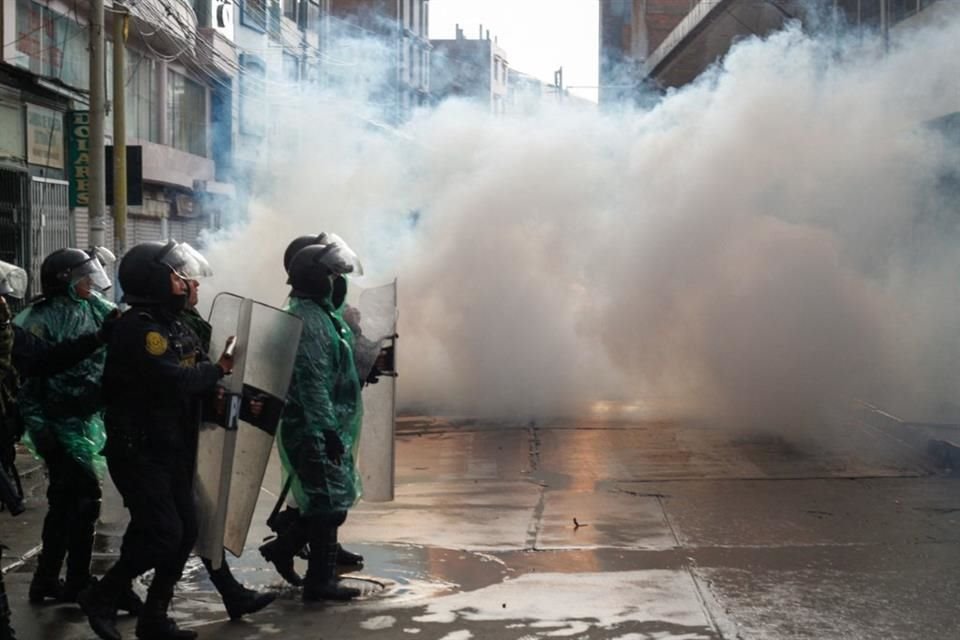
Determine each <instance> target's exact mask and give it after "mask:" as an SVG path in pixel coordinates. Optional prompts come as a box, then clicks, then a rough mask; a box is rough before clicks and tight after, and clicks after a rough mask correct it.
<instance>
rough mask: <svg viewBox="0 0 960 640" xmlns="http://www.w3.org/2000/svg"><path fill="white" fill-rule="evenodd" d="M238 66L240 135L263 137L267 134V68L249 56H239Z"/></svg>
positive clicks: (257, 59)
mask: <svg viewBox="0 0 960 640" xmlns="http://www.w3.org/2000/svg"><path fill="white" fill-rule="evenodd" d="M240 65H241V67H242V69H241V71H240V133H245V134H247V135H252V136H263V135H264V134H266V132H267V114H266V105H267V85H266V76H267V67H266V65H265V64H264V62H263V60H261V59H260V58H258V57H256V56H251V55H249V54H241V56H240Z"/></svg>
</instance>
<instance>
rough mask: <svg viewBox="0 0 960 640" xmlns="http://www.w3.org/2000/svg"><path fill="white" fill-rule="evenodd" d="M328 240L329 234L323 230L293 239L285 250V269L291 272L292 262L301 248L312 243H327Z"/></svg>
mask: <svg viewBox="0 0 960 640" xmlns="http://www.w3.org/2000/svg"><path fill="white" fill-rule="evenodd" d="M326 240H327V234H325V233H323V232H320V233H318V234H317V235H315V236H300V237H298V238H294V239H293V240H291V241H290V244H288V245H287V250H286V251H284V252H283V270H284V271H286V272H287V273H288V274H289V273H290V263H291V262H292V261H293V256H295V255H297V252H298V251H300V249H304V248H306V247H309V246H310V245H312V244H326Z"/></svg>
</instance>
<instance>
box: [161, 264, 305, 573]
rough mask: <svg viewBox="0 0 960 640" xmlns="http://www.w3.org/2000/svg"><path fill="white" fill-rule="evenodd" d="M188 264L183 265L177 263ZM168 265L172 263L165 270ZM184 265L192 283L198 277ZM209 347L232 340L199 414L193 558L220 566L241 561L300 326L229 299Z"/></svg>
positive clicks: (219, 310)
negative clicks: (227, 559) (225, 365)
mask: <svg viewBox="0 0 960 640" xmlns="http://www.w3.org/2000/svg"><path fill="white" fill-rule="evenodd" d="M182 264H187V263H182ZM171 266H172V265H171ZM197 267H198V263H195V262H194V263H190V264H188V266H186V267H185V268H186V269H188V272H187V273H184V272H181V271H179V270H178V273H181V275H185V276H188V277H190V278H196V277H202V276H200V275H199V274H201V273H202V270H198V269H197ZM210 324H211V325H212V335H211V340H210V344H211V345H222V344H224V343H225V342H226V340H227V338H229V337H230V336H236V347H235V351H234V369H233V373H232V374H230V375H229V376H227V377H226V378H224V380H223V384H222V387H221V388H222V391H221V392H220V393H219V394H218V396H217V397H216V398H215V399H214V400H213V402H212V403H211V406H210V407H208V410H207V411H206V412H205V414H206V415H205V418H204V422H203V424H202V425H201V428H200V438H199V447H198V455H197V482H196V494H197V515H198V519H199V523H200V535H199V537H198V538H197V544H196V551H197V553H198V554H199V555H200V556H202V557H204V558H207V559H208V560H210V561H211V562H212V563H213V565H214V567H215V568H216V567H218V566H219V564H220V558H221V556H222V549H224V548H226V549H227V550H229V551H230V552H231V553H233V554H235V555H237V556H239V555H240V554H241V553H243V548H244V545H245V544H246V539H247V532H248V531H249V529H250V523H251V521H252V520H253V512H254V509H255V508H256V504H257V499H258V497H259V495H260V486H261V484H262V482H263V476H264V474H265V473H266V469H267V462H268V461H269V458H270V451H271V449H272V448H273V439H274V436H275V435H276V432H277V426H278V425H279V422H280V414H281V412H282V410H283V403H284V399H285V398H286V395H287V388H288V387H289V385H290V377H291V375H292V373H293V365H294V361H295V360H296V355H297V346H298V345H299V343H300V332H301V330H302V322H301V320H300V319H299V318H297V317H296V316H294V315H292V314H289V313H287V312H285V311H282V310H280V309H276V308H274V307H270V306H267V305H265V304H261V303H259V302H256V301H254V300H251V299H248V298H241V297H239V296H236V295H233V294H230V293H221V294H220V295H218V296H217V297H216V299H215V300H214V303H213V308H212V310H211V312H210Z"/></svg>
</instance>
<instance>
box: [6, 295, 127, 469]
mask: <svg viewBox="0 0 960 640" xmlns="http://www.w3.org/2000/svg"><path fill="white" fill-rule="evenodd" d="M113 309H114V305H113V304H112V303H111V302H109V301H108V300H106V299H105V298H103V297H102V296H100V295H99V294H97V293H91V294H90V298H89V299H86V300H84V299H81V298H79V297H77V296H76V295H75V294H74V293H73V288H72V286H71V289H70V293H69V295H66V296H55V297H53V298H50V299H47V300H44V301H41V302H39V303H36V304H33V305H31V306H29V307H27V308H26V309H24V310H23V311H22V312H21V313H20V314H19V315H18V316H17V318H16V320H15V321H14V322H15V323H16V324H17V325H19V326H20V327H22V328H23V329H24V330H25V331H29V332H31V333H33V334H34V335H36V336H38V337H40V338H43V339H45V340H47V341H49V342H53V343H58V342H61V341H63V340H69V339H72V338H77V337H79V336H82V335H84V334H88V333H91V332H94V331H96V330H97V329H99V328H100V325H101V324H103V320H104V318H106V317H107V315H109V313H110V312H111V311H112V310H113ZM106 355H107V354H106V349H99V350H98V351H96V352H94V354H93V355H91V356H90V357H89V358H87V359H86V360H83V361H82V362H80V363H79V364H77V365H75V366H73V367H71V368H70V369H67V370H66V371H64V372H63V373H60V374H58V375H55V376H52V377H48V378H32V379H30V380H28V381H27V382H26V383H25V384H24V385H23V387H22V388H21V390H20V397H19V406H20V412H21V415H22V416H23V422H24V426H25V428H26V437H25V441H26V443H27V445H28V446H29V447H30V449H31V450H32V451H33V452H34V453H37V447H36V444H37V443H38V442H42V441H43V440H44V438H49V437H50V436H53V437H55V438H56V439H57V441H58V442H59V443H60V444H61V445H62V446H63V447H64V448H65V449H66V450H67V452H69V453H70V455H71V456H73V458H74V459H75V460H76V461H77V462H79V463H80V464H82V465H84V466H85V467H87V468H89V469H90V470H91V472H93V473H95V474H96V475H97V476H98V477H102V475H103V469H104V459H103V456H101V455H100V451H101V450H102V449H103V445H104V444H105V442H106V432H105V430H104V426H103V416H102V413H101V408H102V404H101V401H100V381H101V378H102V376H103V364H104V361H105V360H106Z"/></svg>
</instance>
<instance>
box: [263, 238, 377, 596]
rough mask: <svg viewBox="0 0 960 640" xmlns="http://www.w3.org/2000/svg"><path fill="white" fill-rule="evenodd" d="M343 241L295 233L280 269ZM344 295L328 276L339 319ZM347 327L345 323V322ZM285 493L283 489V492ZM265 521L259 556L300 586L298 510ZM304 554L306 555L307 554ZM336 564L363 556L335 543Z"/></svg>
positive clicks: (336, 279) (342, 284)
mask: <svg viewBox="0 0 960 640" xmlns="http://www.w3.org/2000/svg"><path fill="white" fill-rule="evenodd" d="M335 242H340V243H343V241H342V240H341V239H340V238H339V237H338V236H336V235H328V234H326V233H324V232H320V233H318V234H316V235H303V236H298V237H296V238H294V239H293V240H291V241H290V244H288V245H287V248H286V250H285V251H284V252H283V269H284V271H286V272H287V275H288V276H289V275H290V265H291V263H292V262H293V258H294V256H296V255H297V253H298V252H299V251H300V250H301V249H304V248H306V247H309V246H311V245H324V244H330V243H335ZM346 297H347V279H346V277H345V276H344V275H343V274H334V275H333V276H332V279H331V295H330V303H331V307H332V309H333V312H334V313H335V314H336V315H337V316H338V317H340V318H341V319H342V318H343V316H344V313H343V311H344V309H345V308H348V307H347V305H346V304H345V302H346ZM346 328H347V329H348V330H349V329H350V326H349V324H347V325H346ZM284 493H286V491H285V492H284ZM267 524H268V525H269V526H270V528H271V529H273V531H274V533H276V534H277V537H276V538H274V539H273V540H270V541H269V542H267V543H266V544H263V545H261V546H260V555H262V556H263V558H264V560H266V561H267V562H270V563H272V564H273V565H274V567H275V568H276V569H277V573H279V574H280V576H281V577H283V579H284V580H286V581H287V582H289V583H290V584H292V585H294V586H301V585H302V584H303V578H301V576H300V574H299V573H297V571H296V569H295V567H294V563H293V560H294V557H295V556H297V555H298V554H299V555H305V554H304V553H303V550H304V548H305V547H304V545H305V544H306V540H307V538H308V531H307V524H306V521H305V520H304V519H302V518H301V517H300V509H299V508H298V507H296V506H288V507H287V508H286V509H285V510H283V511H282V512H281V511H279V505H278V509H277V510H275V515H273V516H271V518H270V519H269V520H268V521H267ZM307 555H308V554H307ZM337 564H338V565H339V566H343V567H361V566H363V556H362V555H360V554H358V553H354V552H352V551H349V550H348V549H346V548H344V546H343V545H341V544H340V543H337Z"/></svg>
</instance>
